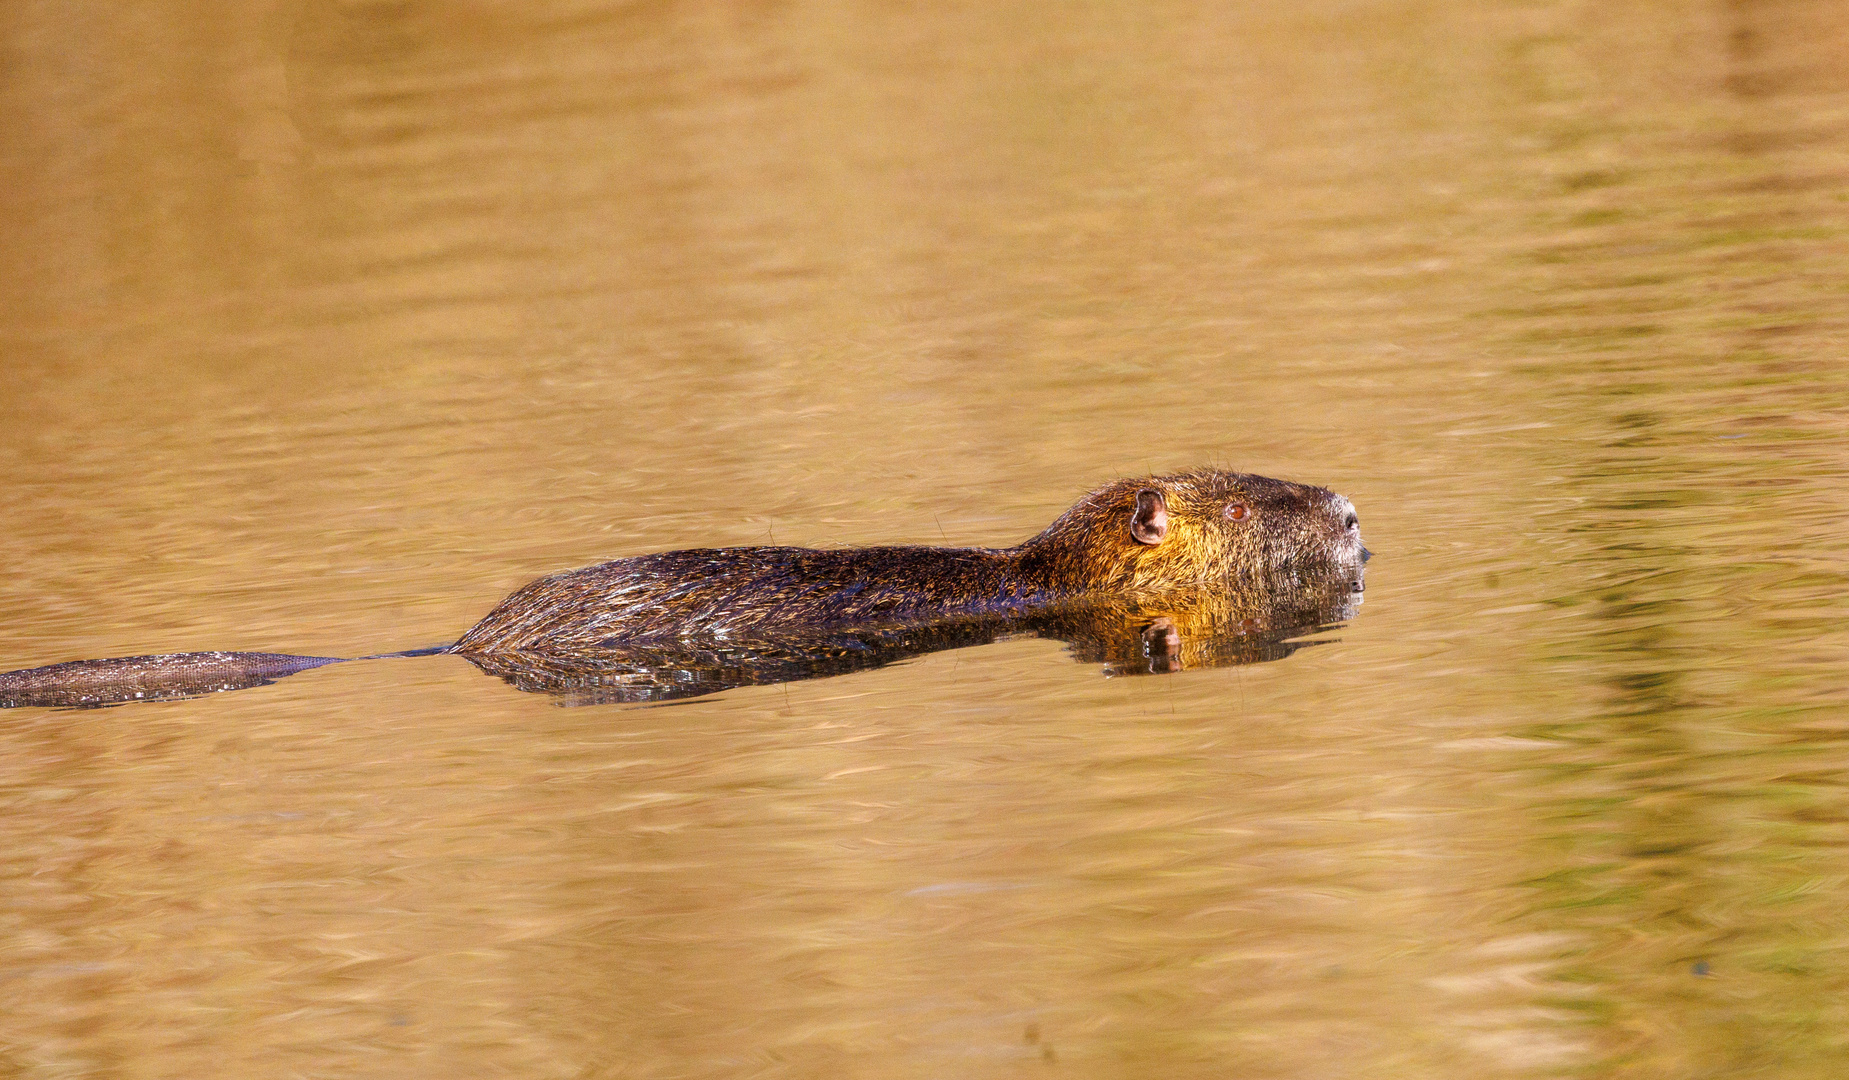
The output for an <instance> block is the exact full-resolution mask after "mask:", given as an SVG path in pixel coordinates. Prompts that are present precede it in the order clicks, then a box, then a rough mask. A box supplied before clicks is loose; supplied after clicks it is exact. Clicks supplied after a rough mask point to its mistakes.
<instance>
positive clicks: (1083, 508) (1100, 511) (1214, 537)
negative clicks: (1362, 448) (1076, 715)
mask: <svg viewBox="0 0 1849 1080" xmlns="http://www.w3.org/2000/svg"><path fill="white" fill-rule="evenodd" d="M1018 551H1019V554H1020V557H1021V560H1022V569H1023V570H1024V571H1025V572H1027V573H1029V574H1032V575H1035V576H1041V575H1044V577H1043V578H1042V580H1044V581H1046V582H1047V583H1048V584H1050V585H1053V586H1054V587H1055V588H1059V589H1070V590H1074V591H1078V590H1086V589H1108V590H1115V591H1130V592H1142V591H1162V590H1169V589H1182V588H1200V587H1203V586H1207V587H1211V586H1214V585H1216V584H1220V583H1224V582H1228V581H1234V580H1237V581H1244V582H1257V581H1260V580H1262V579H1264V578H1267V577H1272V576H1275V575H1279V574H1295V573H1303V572H1306V571H1307V572H1332V571H1335V572H1339V571H1343V570H1347V569H1352V568H1356V567H1359V566H1360V565H1361V563H1362V562H1363V561H1364V560H1365V559H1366V558H1367V551H1366V549H1364V548H1363V547H1362V546H1361V525H1360V521H1359V519H1358V518H1357V517H1356V515H1355V508H1354V504H1352V503H1350V502H1349V501H1348V500H1347V499H1345V498H1343V497H1342V496H1340V495H1337V494H1336V493H1335V492H1333V491H1330V490H1329V489H1328V488H1320V487H1311V486H1310V485H1308V484H1293V483H1290V482H1289V481H1287V480H1273V479H1270V478H1269V477H1264V476H1254V475H1252V474H1250V473H1235V472H1221V471H1218V470H1211V469H1202V470H1197V471H1194V472H1185V473H1176V474H1173V475H1170V476H1146V477H1141V478H1137V479H1129V480H1118V481H1115V482H1114V483H1111V484H1107V485H1106V486H1104V487H1102V488H1100V489H1098V490H1097V491H1094V492H1092V493H1091V494H1090V495H1087V496H1086V497H1085V498H1084V499H1082V500H1080V501H1079V503H1078V505H1076V506H1074V507H1073V508H1072V509H1070V510H1068V511H1066V512H1065V513H1064V514H1062V515H1060V518H1059V520H1058V521H1055V522H1054V523H1053V524H1052V525H1051V526H1049V527H1048V528H1047V530H1046V531H1045V532H1043V533H1041V534H1040V535H1039V536H1036V537H1034V538H1033V539H1032V540H1029V541H1028V542H1027V543H1025V544H1022V545H1021V547H1020V548H1019V549H1018Z"/></svg>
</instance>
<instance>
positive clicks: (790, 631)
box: [0, 470, 1367, 706]
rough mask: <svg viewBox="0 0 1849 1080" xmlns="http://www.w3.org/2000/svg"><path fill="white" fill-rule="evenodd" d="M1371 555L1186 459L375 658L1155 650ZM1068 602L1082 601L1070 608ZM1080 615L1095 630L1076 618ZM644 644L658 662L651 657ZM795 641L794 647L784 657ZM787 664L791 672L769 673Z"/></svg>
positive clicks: (518, 618)
mask: <svg viewBox="0 0 1849 1080" xmlns="http://www.w3.org/2000/svg"><path fill="white" fill-rule="evenodd" d="M1366 557H1367V552H1366V551H1365V549H1363V548H1362V546H1361V534H1360V528H1359V523H1358V521H1357V520H1356V516H1355V511H1354V507H1353V506H1352V505H1351V504H1350V503H1349V501H1348V500H1347V499H1345V498H1343V497H1342V496H1340V495H1337V494H1335V493H1333V492H1331V491H1329V490H1327V489H1325V488H1319V487H1310V486H1308V485H1303V484H1293V483H1289V482H1287V481H1283V480H1272V479H1268V478H1266V477H1261V476H1253V475H1250V474H1245V473H1234V472H1223V471H1216V470H1198V471H1194V472H1187V473H1177V474H1173V475H1168V476H1151V477H1144V478H1140V479H1130V480H1119V481H1116V482H1114V483H1111V484H1108V485H1106V486H1104V487H1102V488H1100V489H1098V490H1097V491H1094V492H1092V493H1091V494H1090V495H1088V496H1086V497H1085V498H1084V499H1082V500H1080V502H1079V503H1078V504H1077V505H1075V506H1073V507H1072V509H1070V510H1068V511H1067V512H1066V513H1064V514H1063V515H1061V516H1060V517H1059V519H1058V520H1056V521H1055V522H1053V524H1052V525H1050V526H1048V527H1047V529H1046V530H1045V531H1044V532H1042V533H1040V534H1039V535H1038V536H1035V537H1033V538H1032V539H1029V540H1027V541H1025V542H1023V543H1021V544H1019V545H1017V546H1015V547H1011V548H948V547H873V548H850V549H841V550H815V549H809V548H792V547H738V548H714V549H698V550H687V551H670V552H664V553H661V554H656V555H640V556H635V557H633V558H627V559H618V560H616V561H614V562H607V563H600V564H598V565H595V566H589V567H585V568H583V569H580V570H572V571H567V572H565V573H559V574H553V575H551V576H549V577H544V578H541V579H539V580H538V581H534V582H532V583H530V584H528V585H526V586H525V587H523V588H521V589H518V590H516V591H515V592H514V593H513V594H512V595H510V596H508V597H507V599H505V600H503V601H502V602H501V603H500V604H499V605H497V606H496V607H495V608H494V610H492V611H490V612H489V613H488V614H487V616H485V617H484V618H483V619H482V620H481V621H480V622H478V623H476V624H475V625H474V626H473V627H471V628H470V629H469V630H468V632H467V633H465V634H463V636H462V637H461V638H460V639H458V640H457V641H456V642H455V643H454V644H453V645H448V646H443V647H440V648H436V649H426V650H418V651H415V652H412V653H395V654H388V655H393V656H409V655H425V654H430V653H455V654H459V655H461V656H463V657H466V658H468V659H469V660H470V661H471V662H473V663H475V664H476V666H478V667H480V668H482V669H483V670H484V671H489V672H490V673H493V674H497V675H501V676H502V677H504V678H507V679H508V680H509V681H510V682H514V683H515V684H516V685H529V684H530V685H531V686H532V688H535V689H540V688H547V687H548V686H549V685H552V684H554V683H557V684H558V685H564V684H565V683H571V684H572V685H577V684H576V683H572V677H571V675H570V673H571V672H580V673H588V674H585V675H583V677H584V678H589V679H604V678H606V676H608V673H609V672H611V671H612V670H617V671H619V672H630V671H633V670H635V669H637V668H638V667H639V668H641V669H643V670H647V671H651V672H655V673H656V675H659V670H668V669H672V670H674V671H677V672H678V671H681V670H682V667H681V666H676V665H682V666H684V665H685V664H688V663H695V662H696V661H693V660H687V659H685V658H686V657H689V656H693V657H704V658H707V659H704V660H699V661H697V662H698V663H704V664H707V665H709V666H712V665H717V666H719V667H723V668H727V670H732V669H736V668H738V667H739V665H741V664H742V665H745V666H746V667H750V665H752V664H764V665H768V666H766V667H763V668H762V669H761V670H760V669H752V670H748V671H742V672H741V671H733V672H732V676H731V677H730V681H729V682H727V681H725V680H719V682H716V683H715V684H714V686H715V688H719V687H720V685H721V684H723V685H741V684H743V683H748V682H763V681H779V678H800V677H813V676H815V675H818V674H830V673H835V672H837V671H841V670H849V669H851V668H853V667H855V666H867V665H866V664H865V663H858V662H856V663H849V664H847V665H846V666H845V667H843V666H839V665H836V666H832V667H831V666H830V663H832V659H831V658H833V657H835V656H836V654H838V653H843V652H845V653H847V654H851V656H850V659H851V658H852V656H861V655H863V654H864V655H866V656H879V655H886V654H891V655H895V656H896V655H900V654H904V655H913V654H916V653H918V652H921V651H929V650H930V649H931V648H947V647H952V645H953V644H957V643H975V642H976V641H977V640H993V639H994V636H995V635H996V634H998V633H1002V632H1005V630H1006V627H1007V626H1019V627H1022V628H1024V629H1025V630H1026V632H1030V633H1037V634H1047V635H1049V636H1060V637H1062V638H1065V639H1066V640H1069V641H1074V642H1075V647H1077V645H1076V643H1077V642H1080V641H1084V640H1091V639H1092V638H1099V639H1100V640H1102V638H1103V637H1105V636H1109V634H1108V633H1107V632H1106V631H1104V630H1100V629H1098V628H1097V627H1099V626H1105V625H1107V624H1108V625H1110V626H1116V624H1117V623H1118V622H1120V621H1122V619H1124V618H1129V617H1131V616H1130V615H1125V614H1124V613H1126V612H1129V613H1132V614H1133V615H1135V617H1137V618H1141V619H1142V623H1141V629H1142V632H1143V637H1142V638H1141V639H1140V640H1143V641H1144V642H1145V645H1146V647H1153V648H1156V649H1158V651H1160V650H1161V649H1165V648H1167V647H1168V644H1169V640H1168V639H1169V638H1171V637H1173V636H1174V635H1175V633H1176V631H1175V630H1174V623H1173V622H1172V621H1171V620H1169V619H1168V618H1167V617H1166V616H1162V615H1154V614H1149V613H1151V612H1166V611H1170V610H1173V611H1183V610H1199V609H1200V608H1201V603H1200V602H1199V600H1198V599H1196V600H1188V599H1187V597H1190V596H1192V597H1196V598H1199V597H1202V596H1205V597H1210V598H1212V601H1213V603H1212V604H1211V605H1209V606H1217V608H1221V609H1225V610H1227V611H1231V610H1234V609H1237V610H1239V611H1246V612H1259V611H1264V610H1271V609H1273V608H1277V606H1278V605H1280V604H1284V605H1287V606H1288V605H1292V604H1296V605H1300V604H1301V597H1302V596H1304V595H1311V596H1321V595H1323V593H1322V592H1319V591H1318V590H1317V589H1315V588H1306V586H1305V582H1306V581H1308V580H1311V579H1315V580H1317V581H1325V580H1335V581H1337V582H1338V583H1339V584H1340V583H1347V582H1349V581H1350V580H1351V579H1352V583H1353V585H1354V587H1355V588H1357V589H1358V587H1359V567H1360V565H1361V563H1362V561H1363V560H1365V558H1366ZM1351 571H1352V574H1351V573H1350V572H1351ZM1332 595H1333V594H1332ZM1229 605H1230V606H1229ZM1267 605H1269V607H1268V606H1267ZM1082 608H1083V609H1085V610H1087V611H1089V612H1090V614H1087V615H1084V616H1083V617H1080V616H1078V615H1075V614H1074V613H1075V612H1078V611H1080V610H1081V609H1082ZM1136 613H1142V614H1136ZM1344 617H1345V616H1344ZM1242 618H1245V621H1247V622H1256V621H1262V620H1254V619H1253V618H1251V617H1250V616H1249V615H1247V616H1242ZM1075 619H1078V620H1079V621H1078V622H1075V621H1074V620H1075ZM1100 619H1102V620H1103V621H1102V622H1100V621H1099V620H1100ZM1043 624H1044V625H1043ZM1081 624H1082V626H1083V627H1090V629H1082V628H1081V629H1075V628H1076V627H1081ZM1061 627H1064V628H1066V629H1065V630H1063V631H1062V630H1060V629H1059V628H1061ZM932 628H937V629H932ZM998 628H999V629H998ZM1152 630H1153V631H1156V632H1157V634H1156V637H1155V638H1149V637H1148V631H1152ZM1113 632H1114V631H1113ZM1132 639H1133V640H1138V639H1137V638H1136V633H1135V631H1133V633H1132ZM869 643H872V644H869ZM1099 648H1105V647H1104V646H1099ZM1080 651H1081V652H1083V651H1084V650H1083V649H1082V648H1081V650H1080ZM1093 651H1097V650H1093ZM1105 652H1106V653H1108V652H1109V649H1105ZM818 656H819V657H821V658H822V660H821V661H818V660H817V657H818ZM650 657H655V658H657V659H659V660H660V663H658V664H655V665H654V666H653V667H651V666H650V660H649V658H650ZM791 657H796V658H798V660H799V661H800V662H799V663H796V666H795V667H791V664H792V661H791V659H790V658H791ZM767 658H768V659H767ZM366 659H373V658H371V657H368V658H366ZM335 662H338V661H337V660H336V659H335V658H330V657H306V656H301V657H298V656H289V655H286V654H275V653H223V652H213V653H175V654H167V655H162V656H148V657H126V658H119V659H111V660H81V661H73V662H69V663H64V664H54V665H51V666H48V667H42V668H31V669H27V670H23V671H13V672H6V673H0V705H14V706H17V705H98V704H114V703H118V702H123V701H132V700H143V699H148V698H160V697H173V696H190V695H192V694H197V693H203V692H210V691H213V690H221V689H236V688H239V687H241V686H251V685H258V684H261V683H265V682H270V681H273V680H274V679H276V678H280V677H282V676H284V675H288V674H292V673H294V672H296V671H301V670H306V669H308V668H311V667H319V666H323V665H326V664H329V663H335ZM882 662H884V661H882ZM663 665H666V667H665V668H664V667H663ZM805 665H806V666H805ZM658 669H659V670H658ZM785 669H788V670H789V671H792V672H794V671H797V670H798V669H800V670H801V671H802V672H806V674H801V673H792V674H785V675H782V676H778V675H777V674H776V673H777V672H779V671H784V670H785ZM522 672H525V673H526V675H525V676H521V675H520V673H522ZM533 672H540V673H542V675H541V676H539V677H535V676H534V675H533V674H532V673H533ZM561 673H563V674H561ZM523 677H524V678H525V679H526V680H527V681H526V682H522V678H523ZM676 677H679V676H676ZM561 679H562V680H563V682H559V680H561ZM695 681H698V680H697V679H696V680H695ZM705 692H710V690H708V691H705ZM657 696H680V695H657Z"/></svg>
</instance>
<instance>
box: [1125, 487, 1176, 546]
mask: <svg viewBox="0 0 1849 1080" xmlns="http://www.w3.org/2000/svg"><path fill="white" fill-rule="evenodd" d="M1130 535H1131V536H1132V537H1133V538H1135V540H1136V542H1137V543H1139V544H1151V545H1154V544H1160V543H1161V542H1162V541H1163V539H1164V538H1165V537H1167V536H1168V501H1167V500H1165V499H1164V498H1162V493H1161V492H1160V491H1157V490H1155V489H1154V488H1144V489H1143V490H1141V491H1139V492H1137V493H1136V511H1135V512H1134V513H1132V514H1131V515H1130Z"/></svg>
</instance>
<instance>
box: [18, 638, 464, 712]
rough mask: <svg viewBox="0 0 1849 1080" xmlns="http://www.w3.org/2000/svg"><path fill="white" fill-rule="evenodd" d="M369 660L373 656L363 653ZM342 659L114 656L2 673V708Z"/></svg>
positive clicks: (86, 704)
mask: <svg viewBox="0 0 1849 1080" xmlns="http://www.w3.org/2000/svg"><path fill="white" fill-rule="evenodd" d="M448 651H449V646H447V645H443V646H439V647H437V648H434V649H412V650H409V651H407V652H401V653H382V654H380V656H379V657H378V658H381V659H382V658H384V657H387V656H428V655H430V654H432V653H441V652H448ZM361 659H366V660H371V659H375V657H370V656H368V657H361ZM345 660H346V658H345V657H340V656H291V655H289V654H287V653H257V652H189V653H162V654H160V655H157V656H118V657H113V658H110V659H107V660H72V661H69V662H67V663H63V664H47V665H46V666H44V667H35V668H25V669H23V670H20V671H5V672H0V709H12V708H20V707H23V706H38V707H50V708H98V707H101V706H104V705H121V704H123V703H125V702H130V701H161V700H166V699H172V698H185V697H197V696H198V695H200V694H213V693H217V692H218V691H220V690H242V689H244V688H246V687H250V686H262V685H264V684H265V683H272V682H275V681H276V680H277V679H280V678H283V677H285V676H288V675H294V674H295V673H296V672H298V671H307V670H309V669H310V668H318V667H326V666H327V665H329V664H339V663H343V662H344V661H345Z"/></svg>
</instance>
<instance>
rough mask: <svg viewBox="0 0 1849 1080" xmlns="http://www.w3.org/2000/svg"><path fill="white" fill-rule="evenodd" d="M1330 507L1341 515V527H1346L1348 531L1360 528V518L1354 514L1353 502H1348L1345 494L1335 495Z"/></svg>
mask: <svg viewBox="0 0 1849 1080" xmlns="http://www.w3.org/2000/svg"><path fill="white" fill-rule="evenodd" d="M1331 509H1333V510H1334V511H1335V512H1336V513H1337V514H1338V515H1340V516H1341V519H1342V528H1344V529H1347V530H1348V531H1349V532H1354V531H1355V530H1357V529H1359V528H1361V518H1360V517H1359V516H1357V515H1356V514H1355V504H1354V503H1351V502H1349V501H1348V498H1347V497H1346V496H1343V495H1337V496H1335V500H1334V503H1333V505H1332V506H1331Z"/></svg>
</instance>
